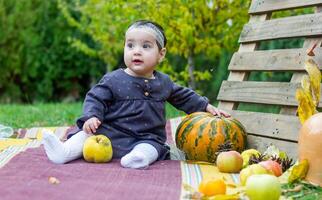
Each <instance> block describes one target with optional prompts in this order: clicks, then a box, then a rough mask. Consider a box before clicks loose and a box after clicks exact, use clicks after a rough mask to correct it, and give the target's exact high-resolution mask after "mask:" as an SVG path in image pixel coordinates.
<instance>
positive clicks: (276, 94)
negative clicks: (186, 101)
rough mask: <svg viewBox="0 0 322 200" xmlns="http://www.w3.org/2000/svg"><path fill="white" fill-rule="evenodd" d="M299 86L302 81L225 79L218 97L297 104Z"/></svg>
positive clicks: (264, 102)
mask: <svg viewBox="0 0 322 200" xmlns="http://www.w3.org/2000/svg"><path fill="white" fill-rule="evenodd" d="M299 87H300V83H286V82H258V81H244V82H243V81H224V82H223V83H222V85H221V89H220V91H219V94H218V97H217V99H219V100H222V101H232V102H248V103H261V104H271V105H286V106H297V105H298V103H297V101H296V99H295V92H296V89H297V88H299ZM321 90H322V88H321ZM321 107H322V99H321V100H320V103H319V108H321Z"/></svg>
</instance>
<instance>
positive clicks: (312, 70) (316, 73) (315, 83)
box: [305, 59, 321, 107]
mask: <svg viewBox="0 0 322 200" xmlns="http://www.w3.org/2000/svg"><path fill="white" fill-rule="evenodd" d="M305 70H306V71H307V73H308V74H309V79H310V88H311V92H312V96H313V103H314V105H315V107H316V106H318V104H319V101H320V87H321V86H320V83H321V72H320V70H319V68H318V65H317V64H316V63H315V62H314V60H313V59H308V60H307V61H305Z"/></svg>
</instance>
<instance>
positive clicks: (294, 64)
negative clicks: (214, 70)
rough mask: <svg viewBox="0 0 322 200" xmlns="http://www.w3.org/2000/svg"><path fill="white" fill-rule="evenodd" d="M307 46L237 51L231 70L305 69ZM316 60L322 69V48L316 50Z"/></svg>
mask: <svg viewBox="0 0 322 200" xmlns="http://www.w3.org/2000/svg"><path fill="white" fill-rule="evenodd" d="M306 50H307V48H305V49H304V48H300V49H282V50H267V51H254V52H243V53H241V52H237V53H235V54H234V55H233V57H232V59H231V61H230V64H229V67H228V69H229V70H236V71H304V61H305V60H306V59H307V56H306ZM314 53H315V57H314V60H315V62H317V64H318V66H319V67H320V69H321V70H322V48H321V47H320V48H316V49H315V50H314Z"/></svg>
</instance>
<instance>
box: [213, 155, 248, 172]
mask: <svg viewBox="0 0 322 200" xmlns="http://www.w3.org/2000/svg"><path fill="white" fill-rule="evenodd" d="M216 165H217V167H218V169H219V171H220V172H225V173H237V172H239V171H240V170H241V168H242V167H243V158H242V156H241V155H240V153H238V152H237V151H227V152H221V153H220V154H219V155H218V157H217V161H216Z"/></svg>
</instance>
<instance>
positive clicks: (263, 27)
mask: <svg viewBox="0 0 322 200" xmlns="http://www.w3.org/2000/svg"><path fill="white" fill-rule="evenodd" d="M304 7H314V10H315V12H314V13H313V14H305V15H298V16H289V17H284V18H276V19H271V16H272V13H273V12H276V11H281V10H289V9H295V8H304ZM249 14H250V19H249V22H248V23H247V24H246V25H244V28H243V30H242V32H241V35H240V38H239V43H240V48H239V50H238V52H236V53H235V54H234V55H233V57H232V59H231V62H230V64H229V67H228V68H229V71H230V74H229V77H228V80H227V81H224V82H223V83H222V85H221V88H220V91H219V94H218V97H217V98H218V100H219V106H218V107H219V108H221V109H224V110H226V111H228V112H230V113H232V115H233V116H234V117H236V118H237V119H239V120H240V121H241V122H242V123H243V124H244V125H245V127H246V130H247V132H248V147H249V148H257V149H259V150H261V151H264V150H265V149H266V148H267V146H268V145H270V144H274V145H276V146H277V147H278V148H280V149H281V150H283V151H286V152H287V153H288V154H289V155H290V156H291V157H293V158H297V149H298V147H297V140H298V132H299V129H300V127H301V124H300V122H299V120H298V117H297V116H296V109H297V101H296V99H295V91H296V89H297V88H298V87H299V82H300V80H301V78H302V76H303V74H305V73H306V72H305V70H304V61H305V60H306V59H307V55H306V50H307V49H308V48H309V47H311V46H312V45H313V44H315V43H317V44H318V46H317V48H315V51H314V52H315V54H316V56H315V57H314V59H315V61H316V62H317V63H318V65H319V66H320V67H322V48H321V43H322V0H253V1H252V3H251V6H250V9H249ZM303 37H304V38H305V41H304V44H303V47H302V48H297V49H275V50H257V49H258V47H259V44H260V42H261V41H265V40H275V39H282V38H303ZM320 70H321V69H320ZM254 71H268V72H292V78H291V80H290V82H262V81H249V80H248V78H249V75H250V73H251V72H254ZM241 102H243V103H254V104H264V105H278V106H280V112H279V113H278V114H272V113H264V112H249V111H241V110H239V104H240V103H241ZM321 106H322V103H321V102H320V108H321ZM321 123H322V122H321Z"/></svg>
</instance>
